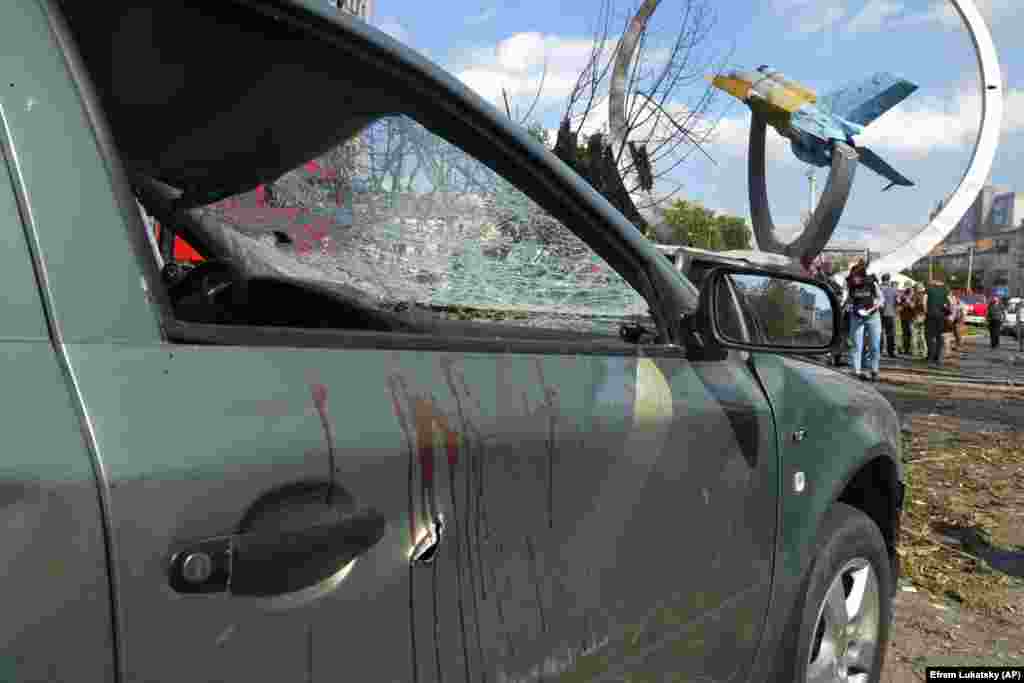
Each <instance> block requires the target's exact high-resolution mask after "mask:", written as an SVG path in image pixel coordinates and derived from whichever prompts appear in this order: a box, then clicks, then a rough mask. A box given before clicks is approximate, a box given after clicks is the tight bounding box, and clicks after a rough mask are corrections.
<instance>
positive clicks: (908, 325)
mask: <svg viewBox="0 0 1024 683" xmlns="http://www.w3.org/2000/svg"><path fill="white" fill-rule="evenodd" d="M896 310H897V312H898V313H899V316H900V331H901V332H902V333H903V348H902V349H900V353H902V354H903V355H905V356H909V355H911V353H912V349H911V342H912V340H913V338H914V290H913V289H911V288H910V287H907V288H906V289H904V290H903V293H902V294H900V296H899V298H898V299H897V300H896Z"/></svg>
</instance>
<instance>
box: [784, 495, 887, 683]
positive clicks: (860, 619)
mask: <svg viewBox="0 0 1024 683" xmlns="http://www.w3.org/2000/svg"><path fill="white" fill-rule="evenodd" d="M817 547H818V548H819V550H818V554H817V556H816V557H815V560H814V564H813V565H812V568H811V571H810V575H809V576H808V578H807V581H806V582H805V586H806V591H805V593H804V600H803V606H802V612H801V617H800V618H801V621H800V628H799V631H798V636H797V642H796V653H795V654H796V661H795V662H794V665H795V667H794V668H795V669H796V673H797V675H796V678H795V680H797V681H805V682H806V683H824V682H825V681H828V682H829V683H832V682H843V683H845V682H847V681H850V682H856V683H877V681H878V680H879V677H880V676H881V671H882V661H883V659H884V657H885V650H886V647H887V645H888V641H889V627H890V624H891V621H892V595H893V590H892V586H893V584H892V582H893V576H892V569H891V565H890V563H889V556H888V553H887V551H886V547H885V541H884V540H883V539H882V534H881V532H880V531H879V529H878V527H877V526H876V525H875V523H874V522H873V521H872V520H871V518H870V517H868V516H867V515H866V514H864V513H863V512H861V511H860V510H858V509H856V508H853V507H850V506H849V505H844V504H842V503H837V504H836V505H835V507H833V509H832V510H831V511H830V512H829V514H828V516H827V517H826V519H825V522H824V525H823V527H822V531H821V534H820V536H819V542H818V546H817Z"/></svg>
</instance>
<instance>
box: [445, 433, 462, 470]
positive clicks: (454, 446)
mask: <svg viewBox="0 0 1024 683" xmlns="http://www.w3.org/2000/svg"><path fill="white" fill-rule="evenodd" d="M445 431H446V432H448V465H449V467H455V466H456V465H457V464H459V435H458V434H456V433H455V432H453V431H452V430H450V429H445Z"/></svg>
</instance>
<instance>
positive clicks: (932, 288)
mask: <svg viewBox="0 0 1024 683" xmlns="http://www.w3.org/2000/svg"><path fill="white" fill-rule="evenodd" d="M926 297H927V302H926V304H925V319H924V341H925V345H926V346H927V347H928V365H931V366H933V367H939V366H941V365H942V334H943V333H944V332H945V331H946V316H947V315H948V314H949V290H948V289H946V285H945V284H943V282H942V281H941V280H932V281H931V282H929V283H928V289H927V292H926Z"/></svg>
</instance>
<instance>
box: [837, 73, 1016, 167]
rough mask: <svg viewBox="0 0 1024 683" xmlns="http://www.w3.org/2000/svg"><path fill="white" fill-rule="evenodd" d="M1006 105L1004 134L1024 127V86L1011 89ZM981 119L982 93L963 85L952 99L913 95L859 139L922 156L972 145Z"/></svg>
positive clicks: (881, 146) (916, 156)
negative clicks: (965, 87)
mask: <svg viewBox="0 0 1024 683" xmlns="http://www.w3.org/2000/svg"><path fill="white" fill-rule="evenodd" d="M975 87H976V86H975ZM1003 106H1004V109H1003V126H1002V132H1003V135H1004V136H1005V135H1008V134H1013V133H1018V132H1021V131H1024V90H1019V89H1018V90H1010V91H1008V92H1007V93H1006V94H1005V98H1004V101H1003ZM980 121H981V93H979V92H977V90H976V89H975V88H967V89H961V90H960V91H959V92H957V94H956V95H955V96H954V97H953V98H951V99H950V98H945V99H940V98H936V97H930V98H922V99H918V100H916V101H915V100H913V99H911V100H908V101H906V102H904V103H902V104H900V105H898V106H896V107H894V108H893V109H892V110H891V111H889V112H887V113H886V114H884V115H883V116H882V117H881V118H879V119H878V120H877V121H876V122H875V123H873V124H872V125H871V126H869V127H868V129H867V130H866V131H864V134H863V135H861V136H860V137H859V138H858V140H857V142H858V143H860V144H863V145H871V146H872V147H877V148H878V149H879V150H881V149H885V150H894V151H896V152H897V153H900V154H902V155H903V156H909V157H912V158H923V157H925V156H927V155H928V153H929V152H931V151H934V150H939V149H955V148H964V147H966V146H968V145H973V144H974V139H975V136H976V135H977V133H978V125H979V123H980ZM876 151H877V150H876Z"/></svg>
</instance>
